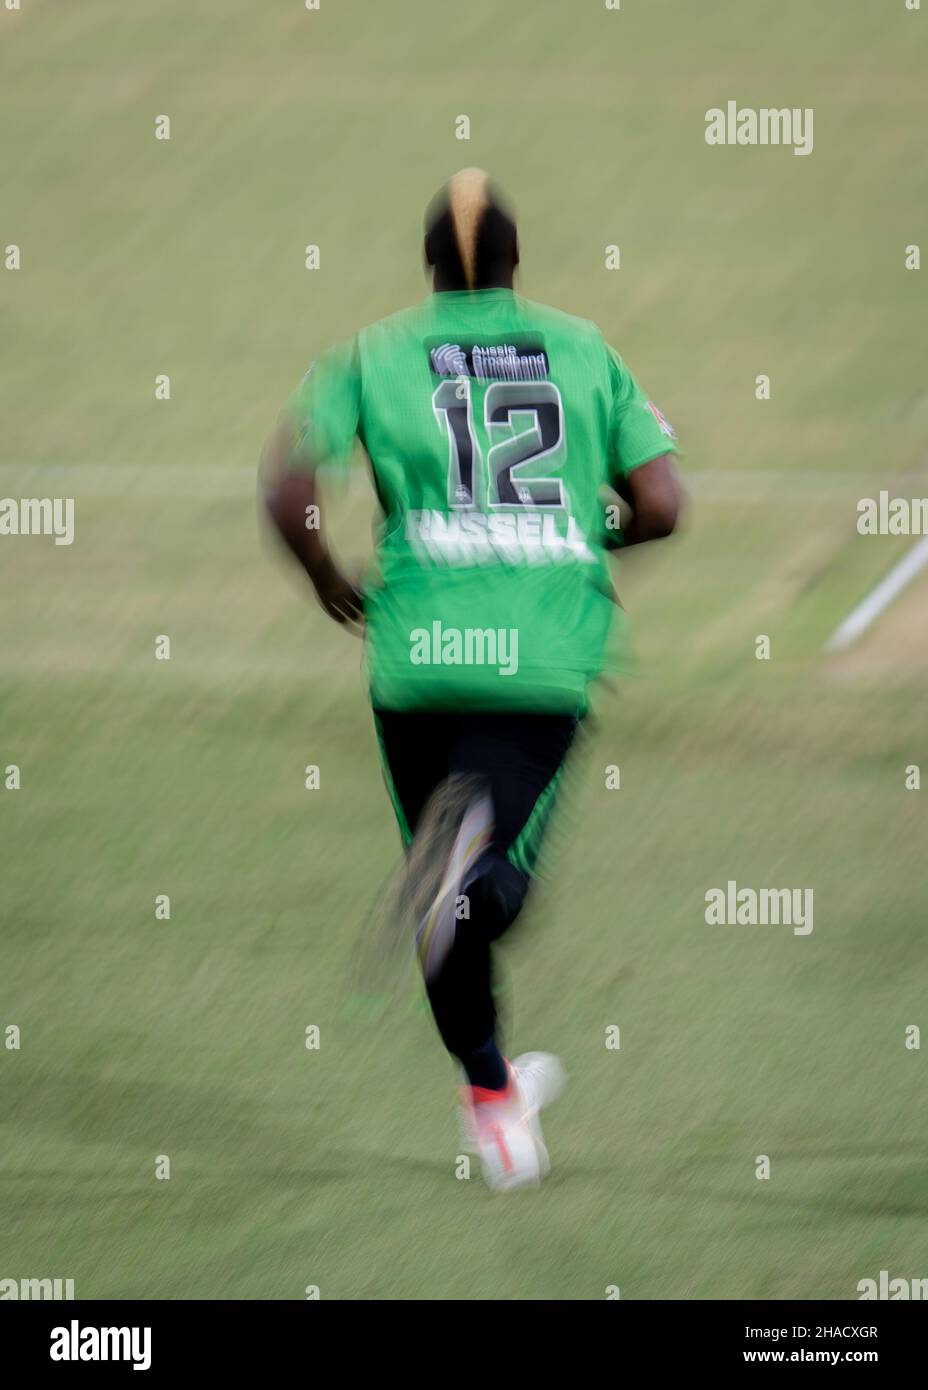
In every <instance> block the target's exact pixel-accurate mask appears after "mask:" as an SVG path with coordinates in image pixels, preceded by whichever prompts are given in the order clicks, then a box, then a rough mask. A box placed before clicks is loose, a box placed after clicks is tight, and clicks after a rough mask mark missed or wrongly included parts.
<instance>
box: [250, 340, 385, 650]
mask: <svg viewBox="0 0 928 1390" xmlns="http://www.w3.org/2000/svg"><path fill="white" fill-rule="evenodd" d="M360 408H361V373H360V366H359V354H358V347H357V342H356V340H353V341H352V342H350V343H345V344H343V345H341V346H339V347H335V348H330V349H329V351H328V352H326V353H323V355H322V356H321V357H320V358H319V360H318V362H316V363H315V364H314V366H313V367H311V368H310V370H309V371H308V372H307V373H306V375H305V376H304V378H303V380H302V381H301V383H300V385H299V387H298V388H297V390H296V391H295V392H294V393H293V395H292V396H291V398H290V400H289V401H288V402H287V405H286V408H285V410H284V412H283V415H282V416H281V419H280V421H279V423H278V425H277V428H276V429H275V430H274V433H273V434H272V435H271V437H270V439H269V440H268V442H267V445H266V446H265V450H264V455H263V457H262V477H263V484H264V496H265V502H266V505H267V510H268V514H269V515H270V518H271V521H272V523H273V525H274V526H275V528H276V529H277V532H278V534H279V535H280V538H281V540H282V541H283V542H284V544H285V545H286V546H287V548H288V550H289V551H290V552H291V554H292V555H293V556H294V558H295V559H296V560H297V562H298V563H299V564H300V565H301V566H302V568H303V570H304V571H305V573H306V575H307V577H308V578H309V580H310V583H311V584H312V586H313V588H314V589H315V591H316V594H317V596H318V598H319V602H320V603H321V604H322V607H323V608H324V609H325V611H326V613H328V615H329V617H330V618H334V620H335V621H336V622H337V623H355V622H362V621H363V612H362V606H361V595H360V593H359V592H358V590H357V589H356V588H355V586H354V585H353V584H352V583H351V582H350V581H349V580H348V579H347V578H346V577H345V575H343V574H342V573H341V571H340V570H339V568H338V565H337V564H336V563H335V561H334V559H333V558H332V553H331V551H330V549H329V547H328V545H327V544H326V537H325V528H324V527H323V525H322V517H323V508H322V507H321V506H320V500H319V486H318V472H319V469H320V467H321V466H322V465H327V466H329V467H345V466H347V465H348V464H350V461H351V458H352V454H353V452H354V447H355V440H356V437H357V432H358V427H359V419H360Z"/></svg>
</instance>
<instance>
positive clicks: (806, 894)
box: [705, 878, 813, 936]
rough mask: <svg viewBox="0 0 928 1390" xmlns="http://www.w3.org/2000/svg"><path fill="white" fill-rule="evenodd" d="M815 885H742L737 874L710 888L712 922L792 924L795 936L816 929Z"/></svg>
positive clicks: (708, 904)
mask: <svg viewBox="0 0 928 1390" xmlns="http://www.w3.org/2000/svg"><path fill="white" fill-rule="evenodd" d="M812 899H813V890H812V889H811V888H739V887H738V885H737V883H736V882H735V880H734V879H733V878H730V879H729V880H728V883H727V884H726V885H725V887H724V888H708V889H707V890H706V913H705V917H706V922H707V923H708V924H709V926H710V927H711V926H732V927H735V926H739V927H756V926H761V927H766V926H780V925H783V926H787V927H792V929H793V935H794V936H808V935H809V933H810V931H811V930H812V925H813V917H812Z"/></svg>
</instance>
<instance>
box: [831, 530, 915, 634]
mask: <svg viewBox="0 0 928 1390" xmlns="http://www.w3.org/2000/svg"><path fill="white" fill-rule="evenodd" d="M926 565H928V536H922V538H921V540H920V541H918V542H917V543H916V544H915V545H913V546H912V549H911V550H910V551H908V552H907V554H905V555H904V556H903V557H902V559H901V560H900V561H899V563H898V565H894V566H893V568H892V569H891V570H890V571H889V574H887V575H886V576H885V578H883V579H881V580H880V582H879V584H877V586H876V588H875V589H871V590H870V593H869V594H868V595H867V597H866V598H865V599H863V600H862V601H861V602H860V603H859V604H858V605H857V607H856V608H855V609H853V611H852V612H850V613H849V614H848V616H847V617H846V618H845V619H844V622H843V623H840V624H839V625H838V627H836V628H835V630H834V632H833V633H832V634H831V636H830V637H829V639H828V641H827V642H826V643H825V651H826V652H840V651H843V650H844V649H845V648H846V647H849V646H850V645H851V643H852V642H856V641H857V639H858V637H859V636H860V635H861V633H862V632H866V630H867V628H868V627H869V626H870V624H871V623H872V622H873V621H874V619H876V618H878V617H879V616H880V614H881V613H882V612H883V610H884V609H885V608H888V607H889V605H890V604H891V603H892V601H893V599H894V598H895V597H896V596H897V594H901V593H902V590H903V589H904V588H905V586H906V585H907V584H909V583H910V582H911V581H912V580H913V579H914V578H915V576H916V575H917V574H918V572H919V570H922V569H924V568H925V566H926Z"/></svg>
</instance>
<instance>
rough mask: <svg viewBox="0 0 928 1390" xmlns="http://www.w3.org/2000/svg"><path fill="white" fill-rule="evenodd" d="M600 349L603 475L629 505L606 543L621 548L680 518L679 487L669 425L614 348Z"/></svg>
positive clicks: (658, 534)
mask: <svg viewBox="0 0 928 1390" xmlns="http://www.w3.org/2000/svg"><path fill="white" fill-rule="evenodd" d="M606 353H607V362H608V370H609V375H610V385H611V391H612V413H611V417H610V421H609V475H610V477H609V481H610V484H611V486H612V487H613V488H614V489H615V491H616V492H617V493H618V494H619V496H620V497H621V498H622V500H623V501H624V502H625V503H627V505H628V506H629V507H630V508H631V510H632V518H631V521H630V522H629V523H628V525H627V526H625V527H624V528H623V530H622V532H621V533H620V534H619V535H618V536H617V537H616V539H615V541H614V542H613V543H612V544H611V545H609V548H610V549H613V548H615V547H616V546H621V547H622V548H623V549H624V548H625V547H627V546H630V545H642V544H644V542H646V541H656V540H660V539H661V538H662V537H664V536H669V535H670V534H671V532H672V531H674V530H675V529H676V526H677V522H678V521H679V519H680V512H681V510H682V502H683V492H682V489H681V487H680V483H679V480H678V478H677V471H676V468H675V466H674V461H673V455H674V454H675V453H676V451H677V446H676V442H675V440H676V435H675V434H674V430H673V428H672V426H671V425H670V423H669V422H668V420H667V419H666V417H665V416H664V415H663V414H662V412H661V411H660V410H658V408H657V406H656V405H655V404H654V403H653V401H650V400H649V399H648V397H647V396H646V395H645V393H644V391H642V389H641V387H640V386H639V385H638V383H637V381H636V380H635V378H634V377H633V376H632V374H631V372H630V371H629V370H628V368H627V367H626V365H625V363H624V362H623V361H622V359H621V357H619V355H618V353H617V352H616V351H615V350H614V349H613V348H610V347H607V348H606ZM607 544H608V543H607Z"/></svg>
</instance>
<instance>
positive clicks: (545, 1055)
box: [461, 1052, 566, 1192]
mask: <svg viewBox="0 0 928 1390" xmlns="http://www.w3.org/2000/svg"><path fill="white" fill-rule="evenodd" d="M565 1080H566V1078H565V1075H564V1068H563V1067H562V1066H561V1063H560V1061H559V1060H558V1058H557V1057H553V1056H552V1055H551V1053H549V1052H526V1053H524V1054H523V1055H522V1056H521V1057H517V1058H516V1060H515V1061H514V1062H512V1063H510V1066H509V1095H508V1096H507V1097H506V1099H504V1100H490V1101H484V1102H478V1104H476V1105H474V1104H473V1103H472V1102H471V1100H470V1094H471V1092H470V1088H469V1087H464V1088H462V1100H461V1128H462V1134H463V1136H464V1140H465V1144H466V1145H467V1146H468V1147H469V1149H470V1151H471V1152H472V1153H477V1154H479V1156H480V1162H481V1166H482V1168H483V1176H484V1179H485V1180H486V1183H487V1186H488V1187H489V1188H491V1190H492V1191H494V1192H510V1191H514V1190H515V1189H517V1188H520V1187H537V1186H538V1185H539V1183H540V1182H541V1179H542V1178H544V1177H546V1176H547V1175H548V1173H549V1172H550V1171H551V1160H550V1159H549V1157H548V1150H547V1148H546V1147H545V1142H544V1138H543V1136H542V1133H541V1121H540V1120H539V1118H538V1115H539V1111H540V1110H541V1108H542V1106H544V1105H550V1103H551V1102H552V1101H553V1100H556V1099H557V1097H558V1096H559V1095H560V1093H561V1091H562V1090H563V1089H564V1083H565Z"/></svg>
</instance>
